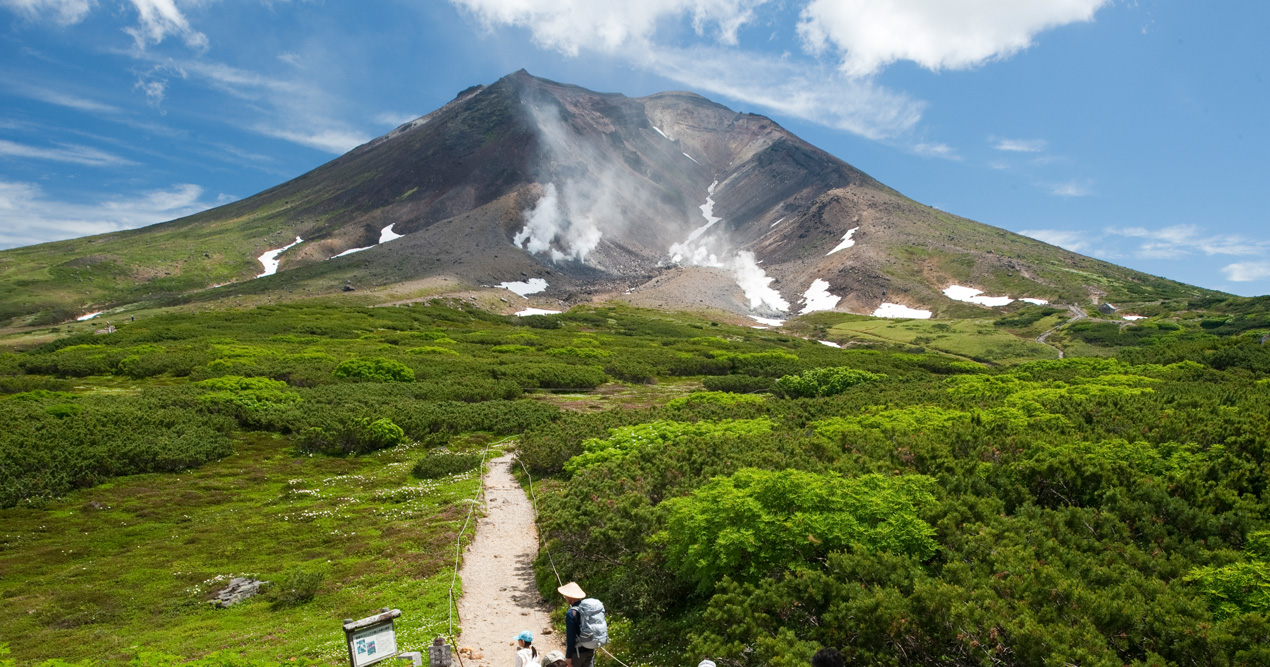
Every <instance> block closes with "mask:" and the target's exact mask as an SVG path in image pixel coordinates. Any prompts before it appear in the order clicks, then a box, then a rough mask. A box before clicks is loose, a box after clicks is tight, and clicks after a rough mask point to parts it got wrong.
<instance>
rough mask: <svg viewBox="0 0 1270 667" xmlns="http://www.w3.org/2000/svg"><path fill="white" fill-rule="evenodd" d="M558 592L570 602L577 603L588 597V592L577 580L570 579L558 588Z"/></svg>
mask: <svg viewBox="0 0 1270 667" xmlns="http://www.w3.org/2000/svg"><path fill="white" fill-rule="evenodd" d="M556 592H558V593H560V594H561V595H563V596H564V599H566V600H568V601H569V604H577V603H578V601H579V600H581V599H582V598H585V597H586V593H585V592H584V591H583V590H582V587H581V586H579V585H578V583H577V582H576V581H570V582H569V583H567V584H565V585H563V586H561V587H560V588H557V589H556Z"/></svg>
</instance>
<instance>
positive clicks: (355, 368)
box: [332, 357, 415, 382]
mask: <svg viewBox="0 0 1270 667" xmlns="http://www.w3.org/2000/svg"><path fill="white" fill-rule="evenodd" d="M332 376H333V377H335V378H337V379H341V380H342V379H353V380H368V381H370V382H414V381H415V372H414V371H413V370H411V369H410V367H409V366H407V365H405V364H403V363H401V362H400V361H393V360H392V359H384V358H382V357H373V358H369V359H349V360H348V361H343V362H340V365H339V366H336V367H335V372H334V373H332Z"/></svg>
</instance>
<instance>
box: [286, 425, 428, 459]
mask: <svg viewBox="0 0 1270 667" xmlns="http://www.w3.org/2000/svg"><path fill="white" fill-rule="evenodd" d="M405 442H407V439H406V433H405V430H403V429H402V428H401V427H400V426H397V425H396V424H394V423H393V422H392V420H391V419H388V418H387V417H381V418H379V419H375V420H373V421H372V420H371V419H370V418H369V417H362V418H360V419H353V420H340V421H335V422H334V423H329V424H328V425H324V426H308V427H306V428H304V429H303V430H301V431H299V438H297V439H296V449H297V450H298V451H300V452H317V453H322V454H327V455H330V456H343V455H348V454H354V455H355V454H367V453H370V452H373V451H376V450H380V449H387V448H389V447H396V446H397V445H400V444H403V443H405Z"/></svg>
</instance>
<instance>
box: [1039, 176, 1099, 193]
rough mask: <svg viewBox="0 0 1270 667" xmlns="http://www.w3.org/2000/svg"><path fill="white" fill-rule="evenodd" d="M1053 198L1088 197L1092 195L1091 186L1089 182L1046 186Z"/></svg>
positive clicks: (1080, 181) (1068, 182) (1069, 182)
mask: <svg viewBox="0 0 1270 667" xmlns="http://www.w3.org/2000/svg"><path fill="white" fill-rule="evenodd" d="M1046 188H1047V189H1048V190H1049V192H1050V194H1052V195H1054V196H1055V197H1088V196H1089V195H1091V194H1093V193H1094V191H1093V184H1092V183H1091V182H1090V181H1089V180H1087V179H1086V180H1079V181H1067V182H1065V183H1050V184H1049V185H1047V186H1046Z"/></svg>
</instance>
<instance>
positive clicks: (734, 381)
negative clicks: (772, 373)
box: [701, 375, 776, 394]
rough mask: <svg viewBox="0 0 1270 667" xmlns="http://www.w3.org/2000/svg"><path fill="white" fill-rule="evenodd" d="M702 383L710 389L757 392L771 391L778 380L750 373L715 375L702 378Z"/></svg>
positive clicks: (739, 392) (738, 392) (735, 392)
mask: <svg viewBox="0 0 1270 667" xmlns="http://www.w3.org/2000/svg"><path fill="white" fill-rule="evenodd" d="M701 384H702V385H703V386H704V387H705V388H706V389H708V390H710V391H726V392H731V393H734V394H757V393H763V392H769V391H771V390H772V387H774V386H775V385H776V380H774V379H772V378H767V377H753V376H750V375H714V376H707V377H704V378H702V379H701Z"/></svg>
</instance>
